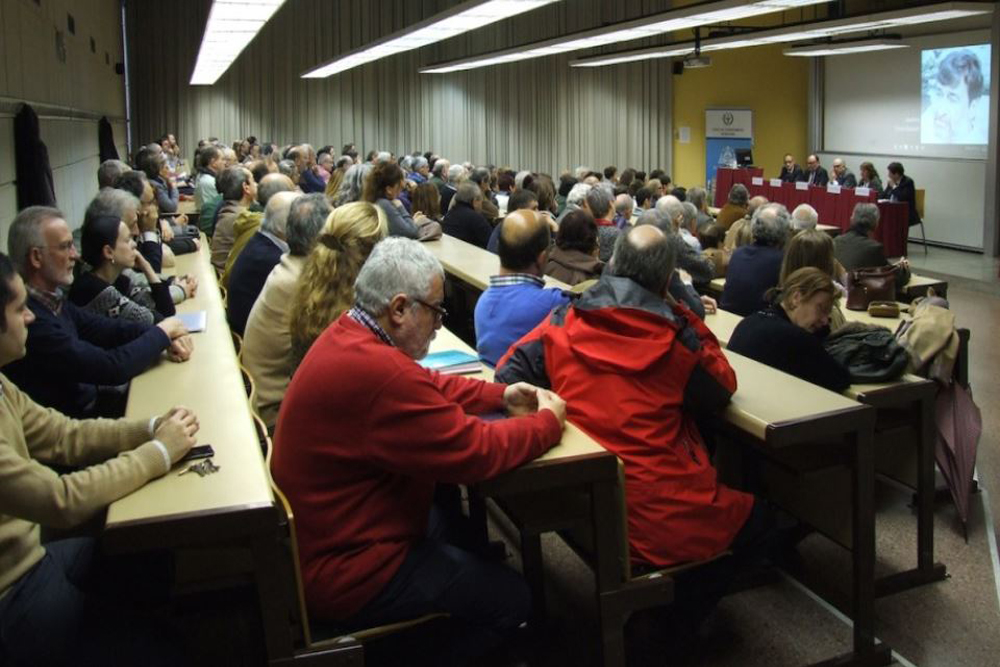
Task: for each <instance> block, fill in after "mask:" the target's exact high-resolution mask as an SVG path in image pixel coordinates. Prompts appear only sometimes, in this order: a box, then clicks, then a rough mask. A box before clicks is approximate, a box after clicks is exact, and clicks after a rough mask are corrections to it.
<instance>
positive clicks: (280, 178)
mask: <svg viewBox="0 0 1000 667" xmlns="http://www.w3.org/2000/svg"><path fill="white" fill-rule="evenodd" d="M294 189H295V183H292V179H290V178H288V177H287V176H285V175H284V174H279V173H277V172H275V173H273V174H268V175H267V176H265V177H264V178H262V179H260V183H258V184H257V203H259V204H260V205H261V206H264V207H266V206H267V202H269V201H270V200H271V197H273V196H274V195H276V194H278V193H279V192H291V191H292V190H294Z"/></svg>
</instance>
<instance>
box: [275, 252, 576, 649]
mask: <svg viewBox="0 0 1000 667" xmlns="http://www.w3.org/2000/svg"><path fill="white" fill-rule="evenodd" d="M355 291H356V299H357V301H356V305H355V307H354V308H353V309H351V310H350V311H349V312H347V313H345V314H344V315H343V316H341V317H340V318H339V319H338V320H337V321H336V322H334V323H333V324H332V325H331V326H330V327H329V328H328V329H327V330H326V331H325V332H324V333H323V334H322V335H321V336H320V337H319V338H318V339H317V340H316V342H315V343H314V344H313V346H312V348H311V349H310V350H309V352H308V354H307V355H306V356H305V358H304V359H303V361H302V364H301V365H300V366H299V368H298V370H297V371H296V373H295V376H294V378H293V379H292V382H291V384H290V385H289V387H288V392H287V394H286V395H285V399H284V401H283V402H282V406H281V412H280V414H279V416H278V426H277V432H276V434H275V445H274V455H273V459H272V464H271V465H272V473H273V475H274V478H275V481H276V482H277V483H278V484H279V485H280V487H281V488H282V490H283V491H284V492H285V494H286V495H287V496H288V499H289V502H290V503H291V504H292V508H293V509H294V511H295V514H296V517H297V522H298V540H299V551H300V558H301V561H302V562H301V565H302V571H303V576H304V579H305V593H306V601H307V604H308V606H309V610H310V612H311V613H312V614H313V615H314V616H315V617H316V618H317V619H318V620H322V621H327V622H334V623H337V624H338V625H341V626H345V627H347V628H361V627H365V626H373V625H381V624H384V623H391V622H394V621H400V620H406V619H411V618H415V617H419V616H421V615H424V614H428V613H435V612H447V613H449V614H450V615H451V619H452V622H453V623H455V625H456V626H457V628H456V632H455V633H454V635H453V638H454V641H452V642H451V643H450V645H448V646H440V645H439V646H436V647H434V648H435V649H440V650H441V651H442V652H443V655H439V656H435V657H434V659H433V661H432V664H460V663H463V662H467V661H469V660H471V659H472V658H473V657H474V656H475V655H476V654H478V653H482V652H484V651H488V650H489V649H491V648H493V647H494V646H496V645H497V644H498V643H499V642H500V641H501V640H502V639H503V637H504V635H505V633H507V632H509V631H511V630H513V629H514V628H516V627H517V626H518V625H520V624H521V623H522V622H523V621H524V619H525V618H526V617H527V614H528V611H529V607H530V599H529V594H528V590H527V587H526V585H525V584H524V582H523V581H522V580H521V578H520V576H519V575H518V574H517V573H515V572H514V571H513V570H510V569H509V568H507V567H506V566H504V565H503V564H500V563H495V562H490V561H488V560H484V559H482V558H480V557H478V556H477V555H475V554H473V553H471V552H469V551H467V550H464V549H462V548H459V547H457V546H455V545H454V544H451V543H450V542H449V540H448V539H447V538H448V537H449V535H448V532H449V531H451V530H453V528H454V527H453V526H448V525H444V521H443V520H442V514H441V513H439V512H437V511H432V499H433V496H434V491H435V485H436V484H437V483H438V482H441V483H461V484H471V483H475V482H478V481H481V480H484V479H487V478H490V477H493V476H494V475H497V474H499V473H502V472H504V471H506V470H509V469H511V468H514V467H516V466H518V465H520V464H522V463H524V462H526V461H530V460H531V459H534V458H536V457H537V456H539V455H540V454H542V453H543V452H545V451H546V450H548V449H549V448H550V447H551V446H552V445H554V444H555V443H556V442H558V441H559V438H560V435H561V433H562V427H563V422H564V419H565V404H564V403H563V401H562V400H561V399H560V398H559V397H558V396H557V395H556V394H554V393H552V392H550V391H548V390H545V389H538V388H536V387H533V386H531V385H528V384H526V383H515V384H511V385H509V386H508V385H503V384H493V383H488V382H481V381H477V380H471V379H468V378H463V377H459V376H443V375H439V374H437V373H435V372H430V371H427V370H425V369H424V368H422V367H421V366H419V365H418V364H417V363H416V361H415V360H416V359H420V358H422V357H423V356H425V355H426V354H427V350H428V347H429V345H430V342H431V340H432V339H433V337H434V332H435V331H436V330H437V329H438V328H439V327H440V326H441V319H442V317H443V315H444V310H443V308H441V303H442V301H443V300H444V274H443V272H442V269H441V265H440V264H439V263H438V261H437V260H436V259H435V258H434V256H433V255H431V253H430V251H428V250H427V249H426V248H424V247H423V246H421V245H420V243H418V242H416V241H412V240H408V239H402V238H390V239H387V240H385V241H382V242H381V243H379V244H378V245H377V246H376V247H375V250H374V251H373V252H372V254H371V256H370V257H369V258H368V260H367V262H366V263H365V265H364V266H363V267H362V269H361V272H360V273H359V275H358V278H357V282H356V283H355ZM500 410H505V411H506V412H507V413H508V414H509V415H511V416H512V417H513V418H511V419H505V420H499V421H483V420H481V419H479V418H478V417H475V416H472V415H474V414H477V413H478V414H482V413H488V412H498V411H500ZM428 657H429V656H415V657H414V659H417V658H424V659H427V658H428Z"/></svg>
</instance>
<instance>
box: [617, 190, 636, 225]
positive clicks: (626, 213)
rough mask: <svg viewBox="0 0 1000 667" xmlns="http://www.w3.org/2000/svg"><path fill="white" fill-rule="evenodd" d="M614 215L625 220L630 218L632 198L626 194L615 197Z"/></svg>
mask: <svg viewBox="0 0 1000 667" xmlns="http://www.w3.org/2000/svg"><path fill="white" fill-rule="evenodd" d="M615 215H620V216H622V217H623V218H625V219H626V220H628V219H630V218H631V217H632V198H631V197H629V196H628V195H626V194H620V195H618V196H617V197H615Z"/></svg>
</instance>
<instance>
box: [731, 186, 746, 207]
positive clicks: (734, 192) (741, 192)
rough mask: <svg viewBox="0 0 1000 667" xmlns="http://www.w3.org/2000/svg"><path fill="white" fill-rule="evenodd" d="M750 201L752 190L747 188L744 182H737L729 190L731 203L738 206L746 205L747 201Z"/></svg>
mask: <svg viewBox="0 0 1000 667" xmlns="http://www.w3.org/2000/svg"><path fill="white" fill-rule="evenodd" d="M748 201H750V191H749V190H747V186H745V185H743V184H742V183H737V184H736V185H734V186H733V187H732V189H730V190H729V203H730V204H735V205H736V206H746V205H747V202H748Z"/></svg>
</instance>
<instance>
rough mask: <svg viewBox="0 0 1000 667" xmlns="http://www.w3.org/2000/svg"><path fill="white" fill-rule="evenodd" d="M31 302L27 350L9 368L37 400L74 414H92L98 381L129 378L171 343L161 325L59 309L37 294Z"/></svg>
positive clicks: (70, 307)
mask: <svg viewBox="0 0 1000 667" xmlns="http://www.w3.org/2000/svg"><path fill="white" fill-rule="evenodd" d="M28 307H29V308H31V312H33V313H34V314H35V318H36V319H35V321H34V322H33V323H31V325H29V326H28V354H27V356H26V357H24V359H20V360H18V361H15V362H14V363H12V364H10V365H9V366H7V367H6V368H4V373H5V374H6V375H7V377H9V378H10V379H11V380H12V381H13V382H14V384H16V385H17V386H18V387H19V388H20V389H21V390H22V391H25V392H27V393H28V395H29V396H31V398H33V399H34V400H35V402H36V403H40V404H42V405H44V406H47V407H50V408H55V409H56V410H58V411H59V412H62V413H63V414H66V415H68V416H70V417H77V418H82V417H87V416H89V415H88V414H87V409H88V408H90V407H92V405H93V403H94V401H95V400H96V398H97V386H96V385H106V386H110V385H119V384H125V383H126V382H128V381H129V380H131V379H132V378H134V377H135V376H136V375H138V374H139V373H141V372H143V371H144V370H146V369H147V368H148V367H149V366H150V365H152V364H153V363H154V362H155V361H156V360H157V359H159V357H160V352H162V351H163V350H165V349H167V348H168V347H170V338H169V337H168V336H167V334H165V333H164V332H163V330H162V329H160V328H159V327H157V326H153V325H147V324H136V323H133V322H124V321H121V320H113V319H110V318H107V317H102V316H100V315H93V314H91V313H88V312H86V311H84V310H81V309H80V308H78V307H77V306H75V305H74V304H73V303H72V302H70V301H66V302H65V303H63V306H62V310H61V312H60V313H59V315H56V314H55V313H53V312H52V311H51V310H49V309H48V308H47V307H46V306H45V305H44V304H42V303H41V302H40V301H38V300H37V299H35V298H34V297H29V298H28Z"/></svg>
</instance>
